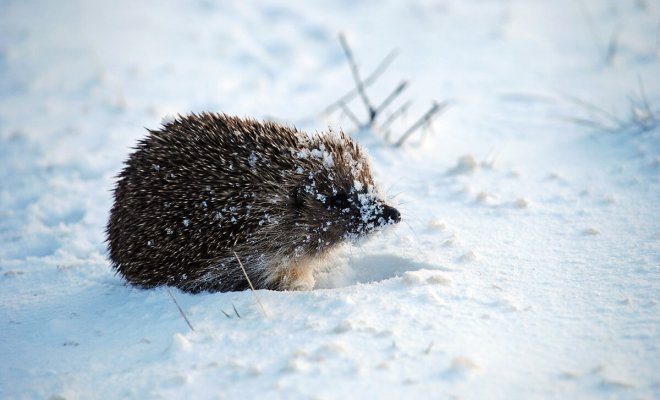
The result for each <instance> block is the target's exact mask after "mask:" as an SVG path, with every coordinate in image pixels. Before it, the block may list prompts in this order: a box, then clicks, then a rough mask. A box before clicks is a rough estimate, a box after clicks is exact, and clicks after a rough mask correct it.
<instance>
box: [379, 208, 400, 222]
mask: <svg viewBox="0 0 660 400" xmlns="http://www.w3.org/2000/svg"><path fill="white" fill-rule="evenodd" d="M383 218H384V219H385V221H387V222H393V223H395V224H396V223H398V222H399V221H401V213H400V212H399V210H397V209H396V208H394V207H390V206H388V205H387V204H384V205H383Z"/></svg>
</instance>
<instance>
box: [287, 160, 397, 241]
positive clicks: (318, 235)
mask: <svg viewBox="0 0 660 400" xmlns="http://www.w3.org/2000/svg"><path fill="white" fill-rule="evenodd" d="M290 203H291V205H292V207H293V208H294V209H295V211H296V213H297V215H298V216H299V218H300V219H301V221H306V224H305V226H306V227H307V232H305V233H304V235H305V244H306V245H307V246H310V247H311V249H310V250H311V251H312V252H316V253H318V252H321V251H323V250H325V249H328V248H330V247H332V246H334V245H336V244H339V243H341V242H343V241H347V240H348V241H353V240H356V239H358V238H360V237H362V236H365V235H367V234H369V233H371V232H373V231H375V230H376V229H378V228H380V227H383V226H386V225H391V224H395V223H398V222H399V221H400V220H401V216H400V214H399V211H398V210H397V209H395V208H394V207H391V206H389V205H387V204H385V202H384V201H383V200H382V198H381V197H380V196H379V195H378V193H377V191H376V190H375V188H374V186H373V184H372V183H370V182H369V183H367V182H362V181H358V180H354V181H353V182H341V181H340V180H338V179H336V176H333V174H332V173H321V174H317V175H314V176H311V177H309V176H308V177H307V178H306V179H304V180H303V181H301V182H300V183H299V184H298V185H297V186H295V188H294V189H293V190H292V192H291V201H290ZM310 222H311V223H310Z"/></svg>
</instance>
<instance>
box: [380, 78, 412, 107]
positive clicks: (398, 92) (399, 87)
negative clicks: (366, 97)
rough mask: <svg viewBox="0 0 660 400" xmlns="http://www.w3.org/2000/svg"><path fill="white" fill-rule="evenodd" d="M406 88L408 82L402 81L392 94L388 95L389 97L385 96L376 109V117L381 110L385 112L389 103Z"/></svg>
mask: <svg viewBox="0 0 660 400" xmlns="http://www.w3.org/2000/svg"><path fill="white" fill-rule="evenodd" d="M407 87H408V81H402V82H401V83H399V86H397V87H396V88H395V89H394V90H393V91H392V93H390V94H389V96H387V97H386V98H385V100H383V102H382V103H380V105H379V106H378V107H376V115H379V114H380V113H381V112H382V111H383V110H385V109H386V108H387V106H389V105H390V103H392V101H394V99H396V98H397V97H398V96H399V95H400V94H401V93H403V91H404V90H405V89H406V88H407Z"/></svg>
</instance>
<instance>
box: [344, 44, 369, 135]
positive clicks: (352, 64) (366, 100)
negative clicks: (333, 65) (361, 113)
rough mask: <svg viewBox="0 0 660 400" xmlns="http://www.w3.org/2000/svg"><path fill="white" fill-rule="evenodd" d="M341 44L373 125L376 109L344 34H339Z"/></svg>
mask: <svg viewBox="0 0 660 400" xmlns="http://www.w3.org/2000/svg"><path fill="white" fill-rule="evenodd" d="M339 42H340V43H341V47H342V48H343V49H344V54H345V55H346V59H347V60H348V65H349V66H350V67H351V74H352V75H353V80H354V81H355V88H356V89H357V91H358V94H359V95H360V97H361V98H362V102H363V103H364V106H365V107H366V109H367V113H369V123H370V124H371V122H373V120H374V119H375V118H376V109H374V107H373V106H372V105H371V102H370V101H369V97H367V93H366V92H365V91H364V84H363V83H362V80H361V79H360V72H359V71H358V67H357V64H356V63H355V58H354V57H353V52H352V51H351V48H350V47H348V42H347V41H346V38H345V37H344V34H343V33H340V34H339Z"/></svg>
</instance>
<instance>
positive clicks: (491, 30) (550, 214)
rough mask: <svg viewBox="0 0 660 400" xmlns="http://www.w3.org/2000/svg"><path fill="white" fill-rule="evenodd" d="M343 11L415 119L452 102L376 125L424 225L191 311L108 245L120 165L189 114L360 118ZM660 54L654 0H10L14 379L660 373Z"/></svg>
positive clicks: (0, 241)
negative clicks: (111, 258) (428, 117)
mask: <svg viewBox="0 0 660 400" xmlns="http://www.w3.org/2000/svg"><path fill="white" fill-rule="evenodd" d="M339 32H344V33H345V34H346V37H347V38H348V40H349V42H350V43H351V46H352V49H353V51H354V53H355V55H356V58H357V59H358V62H359V65H360V67H361V69H362V71H363V74H365V75H366V74H367V73H368V72H369V70H371V69H372V68H374V67H375V66H376V65H377V64H378V62H379V61H380V60H381V59H382V57H383V56H384V55H385V54H387V53H388V52H389V51H390V50H391V49H393V48H396V49H398V50H399V56H398V58H397V59H396V61H395V62H394V63H393V64H392V66H391V67H390V68H389V69H388V70H387V71H386V73H385V74H384V75H383V76H382V77H381V78H380V79H379V80H378V81H377V82H376V83H375V84H374V85H373V86H372V88H371V89H370V94H371V96H372V98H373V99H381V98H383V96H385V95H386V94H387V93H388V92H389V91H390V90H391V89H392V88H393V87H394V86H395V85H396V83H397V82H398V81H399V80H400V79H403V78H409V79H410V81H411V87H410V88H409V90H408V91H407V92H406V93H405V94H404V95H403V96H402V98H401V101H400V102H402V101H403V100H406V99H414V100H415V102H414V105H413V106H412V108H411V109H410V111H409V113H408V114H407V116H406V119H405V120H403V121H401V122H400V123H399V124H398V125H397V126H396V131H395V132H396V133H402V132H403V130H404V129H405V127H406V126H408V125H410V124H411V123H412V122H414V121H415V119H416V118H417V117H418V116H419V115H421V114H422V113H423V112H424V111H425V110H426V109H427V108H428V107H429V105H430V104H431V101H433V100H438V101H441V100H445V99H449V100H450V106H449V107H448V109H447V110H446V112H445V113H444V114H442V115H441V116H440V117H439V118H437V119H436V120H435V123H434V124H433V133H430V134H428V135H427V136H426V140H425V141H423V142H420V140H419V137H418V136H416V137H413V138H412V139H411V140H410V141H408V142H406V144H405V146H403V147H402V148H400V149H395V148H391V147H388V146H384V145H382V144H381V142H379V140H378V139H376V138H375V136H373V135H371V134H370V133H368V132H362V133H361V134H359V135H357V136H358V139H361V140H362V141H363V142H364V143H365V144H366V145H367V146H368V150H369V152H370V154H371V156H372V159H373V170H374V172H375V175H376V179H377V181H378V182H380V184H381V186H382V188H383V189H384V191H385V192H386V193H387V194H389V195H390V196H392V197H393V198H394V201H395V202H398V204H399V206H398V207H399V208H400V209H401V211H402V213H403V218H404V221H405V223H401V224H400V225H399V226H397V227H396V228H394V229H390V230H387V231H385V232H383V233H381V234H379V235H377V236H375V237H373V238H371V240H369V241H367V242H365V243H364V244H361V245H360V246H353V247H347V248H344V249H341V250H340V251H338V252H337V254H335V255H334V256H333V257H332V258H331V264H332V266H333V269H330V270H328V272H327V273H324V274H320V275H319V276H318V277H317V289H316V290H313V291H309V292H272V291H263V290H262V291H258V292H257V295H258V297H259V299H260V300H261V302H262V303H263V305H264V306H265V308H266V311H267V316H264V315H263V314H262V312H261V309H260V307H259V305H258V304H257V302H256V301H255V296H254V294H253V293H251V292H249V291H247V292H239V293H216V294H203V295H187V294H184V293H181V292H179V291H176V290H173V294H174V295H175V296H176V298H177V300H178V302H179V303H180V304H181V307H182V308H183V310H184V311H185V313H186V315H187V316H188V318H189V319H190V322H191V323H192V325H193V326H194V328H195V331H194V332H192V331H191V330H190V329H189V328H188V326H187V325H186V323H185V321H184V320H183V318H182V317H181V315H180V314H179V311H178V310H177V308H176V306H175V304H174V303H173V302H172V300H171V298H170V297H169V294H168V292H167V290H165V289H157V290H150V291H142V290H137V289H134V288H131V287H127V286H125V285H124V284H123V282H122V281H121V279H120V278H119V277H117V276H115V275H114V273H113V271H112V270H111V268H110V267H109V263H108V261H107V260H106V253H105V244H104V228H105V223H106V220H107V217H108V211H109V209H110V206H111V201H112V199H111V192H110V191H111V189H112V187H113V182H114V178H113V177H114V175H115V174H117V173H118V172H119V170H120V169H121V167H122V162H123V160H124V159H125V158H126V157H127V155H128V153H129V152H130V147H131V146H133V145H134V144H135V143H136V141H137V140H138V139H139V138H141V137H142V136H143V135H144V132H145V131H144V127H149V128H155V127H157V126H158V124H159V121H160V119H161V117H162V116H164V115H166V114H170V113H177V112H182V113H185V112H188V111H202V110H209V111H223V112H227V113H230V114H237V115H241V116H253V117H258V118H275V119H278V120H281V121H285V122H287V123H291V124H296V125H297V126H298V127H300V128H303V129H309V130H324V129H325V128H326V127H327V126H328V125H332V126H333V127H343V128H344V129H345V130H347V131H352V130H354V126H353V124H352V122H351V121H350V120H349V119H347V118H345V117H342V116H341V115H340V114H339V113H335V114H333V115H331V116H327V117H317V116H318V115H319V113H320V111H321V110H323V109H324V108H325V107H326V106H327V105H328V104H330V103H332V102H333V101H334V100H335V99H337V98H338V97H339V96H341V95H342V94H343V93H344V92H345V91H347V90H350V88H351V87H352V86H353V83H352V80H351V75H350V70H349V68H348V65H347V63H346V60H345V57H344V54H343V52H342V48H341V47H340V45H339V41H338V40H337V35H338V33H339ZM658 77H660V4H659V3H658V2H657V1H651V0H636V1H633V0H622V1H614V0H609V1H599V0H591V1H587V0H581V1H573V0H557V1H549V0H548V1H541V0H535V1H528V0H508V1H507V0H501V1H495V0H492V1H486V0H411V1H405V2H394V1H341V2H330V1H329V2H324V3H319V2H305V1H292V2H282V3H281V4H278V3H275V2H268V1H259V2H238V1H236V2H215V1H211V0H198V1H189V2H177V1H173V0H172V1H155V0H154V1H142V2H133V1H125V0H124V1H104V2H100V1H82V0H81V1H46V0H44V1H12V0H4V1H0V167H1V168H0V398H2V399H9V398H35V399H42V398H53V399H64V398H66V399H75V398H195V399H196V398H239V397H241V398H256V397H262V398H318V399H343V398H470V399H484V398H498V399H512V398H520V399H527V398H561V399H564V398H599V399H600V398H631V399H633V398H634V399H638V398H648V399H652V398H659V397H660V304H658V303H659V302H660V211H659V210H660V126H659V125H658V122H656V123H655V124H654V123H653V121H652V120H650V119H649V118H646V117H647V116H648V115H649V112H648V111H649V110H646V109H645V108H644V106H643V104H644V101H643V99H644V98H646V99H647V103H648V104H650V107H651V111H653V112H654V113H655V116H656V117H658V116H660V111H659V109H660V79H658ZM630 98H632V99H633V100H635V101H636V102H637V104H638V107H637V108H636V109H634V110H632V111H631V109H630V104H631V103H630ZM349 106H350V108H351V109H352V110H354V111H355V112H356V113H362V110H363V107H362V104H361V103H360V102H359V100H358V99H356V100H354V101H353V102H351V103H350V105H349ZM596 108H601V109H603V110H606V111H602V112H601V111H597V110H596ZM361 115H364V114H363V113H362V114H361ZM613 116H615V117H616V118H618V119H619V120H618V121H614V120H613ZM645 118H646V119H645ZM576 119H584V120H587V121H590V122H591V123H599V124H601V125H606V126H607V127H611V128H613V130H614V131H615V132H607V131H605V130H603V129H595V128H594V127H589V126H586V125H585V124H580V123H577V121H576ZM635 122H637V124H635ZM644 122H647V127H650V129H639V128H640V125H641V124H642V123H644ZM234 307H235V309H236V312H237V313H239V314H240V318H239V317H238V316H237V315H236V312H235V311H234ZM224 313H227V314H228V315H230V316H232V317H231V318H228V317H227V316H225V314H224Z"/></svg>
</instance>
